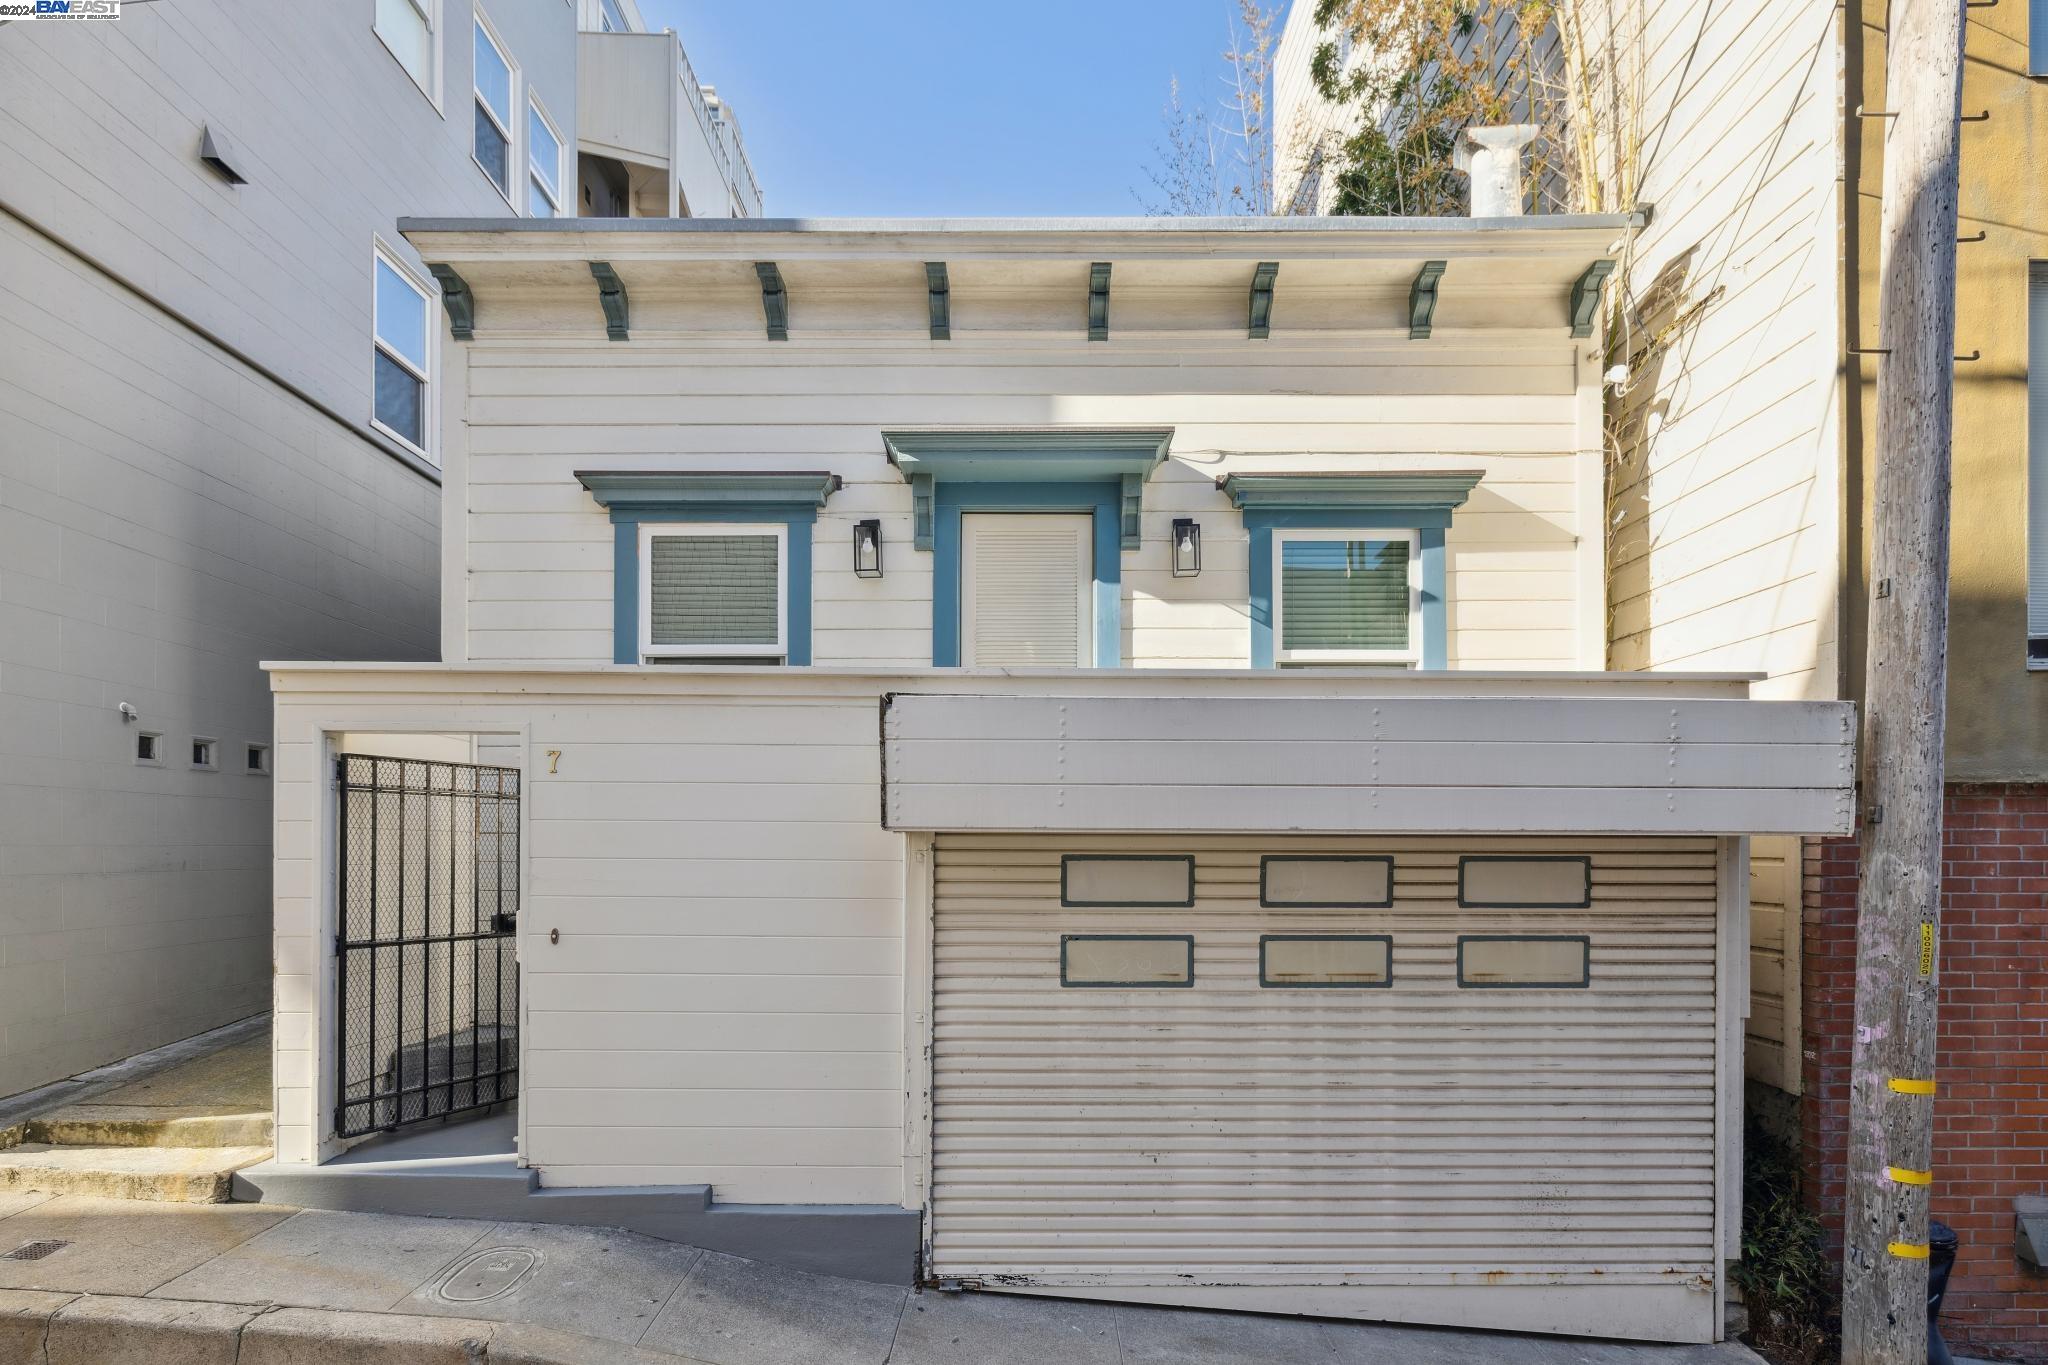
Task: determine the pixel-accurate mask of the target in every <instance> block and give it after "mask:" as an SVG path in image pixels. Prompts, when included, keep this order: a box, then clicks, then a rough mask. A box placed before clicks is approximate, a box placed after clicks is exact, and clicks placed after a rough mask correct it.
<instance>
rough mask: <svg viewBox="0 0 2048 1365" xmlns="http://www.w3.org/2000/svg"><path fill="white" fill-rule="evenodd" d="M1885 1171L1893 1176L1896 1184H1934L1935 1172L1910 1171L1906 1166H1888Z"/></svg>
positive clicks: (1893, 1181)
mask: <svg viewBox="0 0 2048 1365" xmlns="http://www.w3.org/2000/svg"><path fill="white" fill-rule="evenodd" d="M1884 1173H1885V1174H1886V1175H1888V1176H1890V1177H1891V1178H1892V1183H1893V1184H1895V1185H1932V1184H1933V1183H1934V1172H1932V1171H1909V1170H1907V1169H1906V1168H1905V1167H1904V1166H1887V1167H1885V1170H1884Z"/></svg>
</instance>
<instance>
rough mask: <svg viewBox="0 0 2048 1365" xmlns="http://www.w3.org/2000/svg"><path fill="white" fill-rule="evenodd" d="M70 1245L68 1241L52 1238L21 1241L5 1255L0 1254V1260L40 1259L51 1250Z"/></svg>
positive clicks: (61, 1248) (58, 1249)
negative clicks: (37, 1240) (38, 1240)
mask: <svg viewBox="0 0 2048 1365" xmlns="http://www.w3.org/2000/svg"><path fill="white" fill-rule="evenodd" d="M70 1245H71V1243H69V1242H60V1241H56V1240H54V1239H46V1240H44V1241H40V1242H23V1243H22V1244H21V1245H20V1246H18V1247H16V1248H15V1249H14V1250H12V1251H10V1252H8V1253H7V1254H6V1255H4V1256H0V1261H40V1260H42V1259H43V1257H45V1256H48V1255H49V1254H51V1253H52V1252H56V1251H62V1250H63V1249H64V1248H65V1247H68V1246H70Z"/></svg>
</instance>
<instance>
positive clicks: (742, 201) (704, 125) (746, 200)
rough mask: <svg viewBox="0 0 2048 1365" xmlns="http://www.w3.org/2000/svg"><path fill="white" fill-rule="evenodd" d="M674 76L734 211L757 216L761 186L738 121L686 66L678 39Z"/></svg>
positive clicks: (714, 91)
mask: <svg viewBox="0 0 2048 1365" xmlns="http://www.w3.org/2000/svg"><path fill="white" fill-rule="evenodd" d="M676 76H677V79H679V80H680V81H681V82H682V85H683V95H684V98H685V99H687V100H688V101H689V105H690V108H691V110H692V111H694V112H695V114H696V115H697V126H698V127H699V128H700V129H702V130H703V133H704V141H705V144H706V145H707V146H709V147H710V148H711V156H712V159H713V160H715V161H716V162H717V163H718V169H719V174H720V176H721V178H722V179H723V180H724V181H725V185H726V190H727V192H728V193H729V194H730V196H731V199H732V203H733V205H734V209H735V212H736V214H737V215H738V216H740V217H744V218H751V217H756V216H758V215H759V214H760V212H761V185H760V182H759V181H757V180H756V179H755V178H754V167H753V164H752V163H751V162H749V161H748V160H747V151H746V148H745V147H744V146H743V145H742V144H741V142H740V130H739V122H738V120H737V119H735V118H734V117H733V114H732V110H731V109H730V108H728V107H727V106H726V104H725V102H724V101H723V100H721V99H719V98H718V94H717V91H716V90H715V89H714V88H713V87H711V86H708V85H705V84H704V83H703V82H701V81H699V80H698V79H697V73H696V71H695V70H694V69H693V68H692V67H691V66H690V54H689V53H687V52H685V51H684V50H683V44H682V40H681V39H680V38H678V39H677V40H676Z"/></svg>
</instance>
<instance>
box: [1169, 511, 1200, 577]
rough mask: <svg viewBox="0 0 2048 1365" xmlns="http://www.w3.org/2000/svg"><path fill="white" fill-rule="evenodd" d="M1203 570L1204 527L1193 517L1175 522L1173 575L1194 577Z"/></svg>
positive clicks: (1176, 519)
mask: <svg viewBox="0 0 2048 1365" xmlns="http://www.w3.org/2000/svg"><path fill="white" fill-rule="evenodd" d="M1201 571H1202V527H1201V523H1199V522H1197V521H1196V520H1195V519H1194V518H1193V517H1176V518H1174V522H1173V576H1174V577H1175V578H1193V577H1194V576H1195V575H1196V574H1198V573H1200V572H1201Z"/></svg>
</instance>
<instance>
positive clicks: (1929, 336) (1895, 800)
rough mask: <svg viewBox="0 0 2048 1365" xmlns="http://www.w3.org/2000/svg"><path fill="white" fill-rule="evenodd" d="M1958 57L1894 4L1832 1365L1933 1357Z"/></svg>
mask: <svg viewBox="0 0 2048 1365" xmlns="http://www.w3.org/2000/svg"><path fill="white" fill-rule="evenodd" d="M1851 22H1853V19H1852V20H1851ZM1962 58H1963V0H1891V4H1890V18H1889V26H1888V32H1887V34H1886V52H1885V87H1886V108H1885V111H1884V113H1885V115H1886V116H1887V118H1888V121H1889V129H1888V132H1887V135H1886V137H1885V148H1884V202H1883V208H1882V217H1881V219H1880V223H1879V232H1878V240H1879V250H1880V253H1881V254H1880V258H1879V268H1880V269H1881V270H1882V271H1883V280H1882V283H1881V285H1880V289H1879V296H1878V317H1879V324H1878V325H1879V337H1880V339H1879V341H1878V342H1877V345H1878V346H1879V347H1881V348H1883V353H1882V354H1881V356H1880V358H1879V361H1878V367H1877V479H1876V483H1877V487H1876V498H1875V502H1874V512H1873V515H1872V518H1871V539H1870V545H1871V551H1870V577H1871V594H1870V612H1869V618H1868V620H1869V625H1868V628H1867V642H1868V650H1867V655H1868V665H1867V670H1866V674H1865V682H1864V702H1863V708H1864V709H1863V755H1864V766H1863V835H1862V848H1861V862H1860V868H1859V871H1860V874H1861V885H1860V888H1859V890H1858V892H1857V897H1856V1042H1855V1057H1854V1063H1853V1066H1852V1069H1851V1073H1850V1076H1851V1079H1850V1093H1849V1171H1848V1177H1849V1179H1848V1185H1849V1190H1848V1211H1847V1221H1846V1228H1845V1242H1846V1245H1845V1247H1844V1252H1845V1254H1844V1256H1843V1263H1842V1362H1843V1365H1924V1362H1925V1361H1926V1359H1927V1205H1928V1199H1929V1195H1930V1192H1931V1183H1932V1180H1933V1151H1934V1072H1935V1055H1934V1054H1935V1047H1934V1044H1935V989H1934V982H1935V976H1934V958H1935V950H1936V944H1937V940H1938V935H1939V929H1940V906H1941V804H1942V802H1941V798H1942V757H1943V755H1942V743H1943V730H1944V721H1945V716H1946V711H1947V704H1948V553H1949V441H1950V434H1951V428H1952V417H1953V409H1954V388H1955V374H1954V367H1955V330H1956V305H1955V292H1956V199H1957V161H1958V157H1959V150H1960V149H1959V146H1958V141H1959V137H1960V131H1961V130H1960V125H1959V123H1958V119H1959V118H1960V117H1961V114H1962V83H1963V82H1962ZM1852 287H1853V285H1852Z"/></svg>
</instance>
